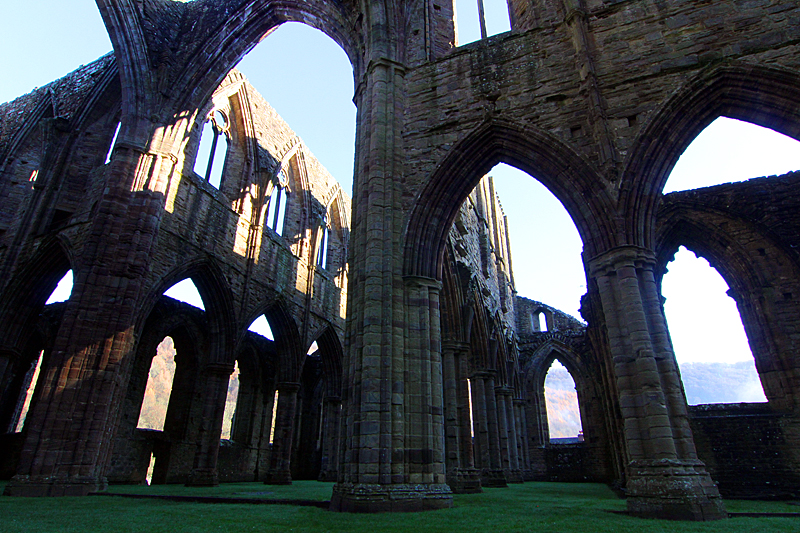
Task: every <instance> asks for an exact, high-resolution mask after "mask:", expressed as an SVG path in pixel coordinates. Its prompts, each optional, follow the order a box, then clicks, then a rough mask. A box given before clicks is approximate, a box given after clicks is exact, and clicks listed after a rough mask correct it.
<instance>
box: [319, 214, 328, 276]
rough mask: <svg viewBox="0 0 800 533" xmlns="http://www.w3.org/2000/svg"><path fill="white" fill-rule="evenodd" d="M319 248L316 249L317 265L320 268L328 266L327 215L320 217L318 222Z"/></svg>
mask: <svg viewBox="0 0 800 533" xmlns="http://www.w3.org/2000/svg"><path fill="white" fill-rule="evenodd" d="M319 229H320V238H319V248H318V249H317V266H318V267H320V268H327V267H328V239H329V238H330V227H329V225H328V215H327V214H325V215H323V217H322V222H321V223H320V228H319Z"/></svg>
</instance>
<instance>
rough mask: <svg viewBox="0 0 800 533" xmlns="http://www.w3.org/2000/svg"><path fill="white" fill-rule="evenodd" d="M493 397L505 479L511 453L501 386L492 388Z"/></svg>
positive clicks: (509, 471) (508, 475)
mask: <svg viewBox="0 0 800 533" xmlns="http://www.w3.org/2000/svg"><path fill="white" fill-rule="evenodd" d="M494 397H495V401H496V402H497V438H498V442H499V444H500V468H501V469H502V470H503V476H505V478H506V481H510V480H511V477H510V475H511V453H510V447H511V443H510V442H509V440H510V439H509V438H508V437H509V435H508V433H509V431H508V425H509V424H508V410H507V409H506V395H505V392H504V391H503V387H495V388H494Z"/></svg>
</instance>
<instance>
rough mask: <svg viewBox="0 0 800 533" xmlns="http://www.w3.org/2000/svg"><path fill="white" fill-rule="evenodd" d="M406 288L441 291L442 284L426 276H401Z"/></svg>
mask: <svg viewBox="0 0 800 533" xmlns="http://www.w3.org/2000/svg"><path fill="white" fill-rule="evenodd" d="M403 282H404V283H405V285H406V287H415V288H418V287H428V288H429V289H436V290H437V291H440V290H442V282H441V281H439V280H438V279H433V278H429V277H426V276H403Z"/></svg>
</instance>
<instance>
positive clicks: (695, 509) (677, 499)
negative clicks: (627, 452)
mask: <svg viewBox="0 0 800 533" xmlns="http://www.w3.org/2000/svg"><path fill="white" fill-rule="evenodd" d="M626 493H627V500H628V512H629V513H630V514H632V515H635V516H641V517H646V518H662V519H667V520H696V521H705V520H719V519H722V518H727V517H728V513H727V511H726V510H725V505H724V504H723V503H722V498H721V497H720V495H719V491H718V490H717V486H716V485H715V484H714V482H713V481H712V480H711V476H709V475H708V472H706V469H705V465H704V464H703V463H702V461H697V460H694V461H676V460H668V459H662V460H657V461H632V462H631V463H630V464H629V465H628V481H627V484H626Z"/></svg>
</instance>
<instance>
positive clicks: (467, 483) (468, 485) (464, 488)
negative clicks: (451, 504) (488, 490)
mask: <svg viewBox="0 0 800 533" xmlns="http://www.w3.org/2000/svg"><path fill="white" fill-rule="evenodd" d="M447 484H448V485H449V486H450V490H452V491H453V494H478V493H479V492H483V489H482V488H481V474H480V472H478V469H477V468H458V469H456V470H455V472H453V473H452V474H450V475H449V476H447Z"/></svg>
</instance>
